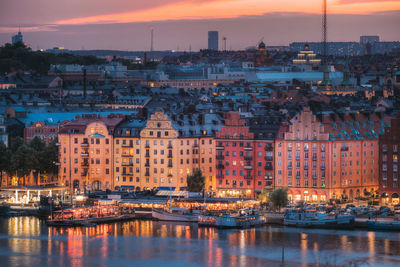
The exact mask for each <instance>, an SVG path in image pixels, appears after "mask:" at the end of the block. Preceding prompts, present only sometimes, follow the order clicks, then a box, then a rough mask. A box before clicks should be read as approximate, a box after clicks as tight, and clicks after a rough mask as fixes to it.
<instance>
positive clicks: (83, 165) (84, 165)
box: [81, 162, 89, 167]
mask: <svg viewBox="0 0 400 267" xmlns="http://www.w3.org/2000/svg"><path fill="white" fill-rule="evenodd" d="M81 166H82V167H89V162H82V163H81Z"/></svg>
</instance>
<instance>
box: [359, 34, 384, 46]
mask: <svg viewBox="0 0 400 267" xmlns="http://www.w3.org/2000/svg"><path fill="white" fill-rule="evenodd" d="M377 42H379V36H377V35H364V36H360V44H362V45H366V44H373V43H377Z"/></svg>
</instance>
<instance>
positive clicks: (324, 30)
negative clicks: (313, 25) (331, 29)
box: [322, 0, 330, 87]
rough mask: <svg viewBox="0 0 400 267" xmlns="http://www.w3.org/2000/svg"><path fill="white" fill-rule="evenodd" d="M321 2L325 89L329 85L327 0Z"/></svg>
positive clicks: (323, 82)
mask: <svg viewBox="0 0 400 267" xmlns="http://www.w3.org/2000/svg"><path fill="white" fill-rule="evenodd" d="M322 1H323V15H322V50H323V51H322V53H323V55H322V70H323V72H324V76H323V81H322V84H323V85H324V86H326V87H328V86H329V85H330V80H329V67H328V54H327V42H326V41H327V33H328V21H327V9H328V8H327V0H322Z"/></svg>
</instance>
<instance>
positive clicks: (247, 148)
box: [244, 146, 253, 151]
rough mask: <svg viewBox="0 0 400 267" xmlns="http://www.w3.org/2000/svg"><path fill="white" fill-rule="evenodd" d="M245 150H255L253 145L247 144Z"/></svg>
mask: <svg viewBox="0 0 400 267" xmlns="http://www.w3.org/2000/svg"><path fill="white" fill-rule="evenodd" d="M244 150H246V151H251V150H253V147H251V146H245V147H244Z"/></svg>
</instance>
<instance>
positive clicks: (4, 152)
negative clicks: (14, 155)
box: [0, 142, 11, 187]
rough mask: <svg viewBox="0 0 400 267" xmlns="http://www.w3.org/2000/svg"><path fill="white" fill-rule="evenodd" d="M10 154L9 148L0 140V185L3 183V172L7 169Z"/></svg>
mask: <svg viewBox="0 0 400 267" xmlns="http://www.w3.org/2000/svg"><path fill="white" fill-rule="evenodd" d="M10 155H11V153H10V149H9V148H8V147H7V146H6V145H5V144H4V143H3V142H0V187H1V185H2V184H3V173H4V172H8V171H9V167H10V162H11V161H10Z"/></svg>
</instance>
